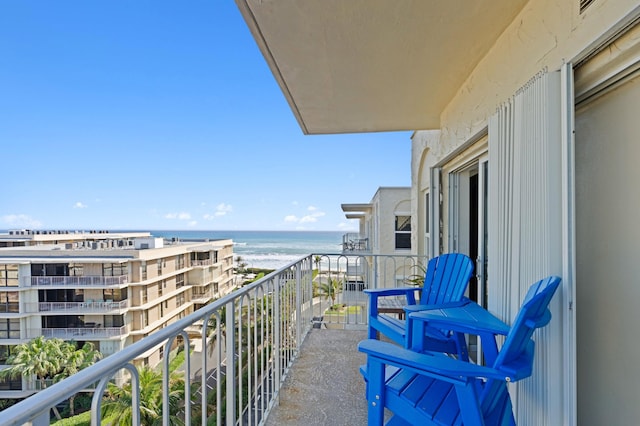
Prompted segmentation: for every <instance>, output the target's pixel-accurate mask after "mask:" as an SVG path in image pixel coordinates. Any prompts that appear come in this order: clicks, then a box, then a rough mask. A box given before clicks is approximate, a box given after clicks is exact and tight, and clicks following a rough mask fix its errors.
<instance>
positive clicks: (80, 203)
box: [73, 201, 87, 209]
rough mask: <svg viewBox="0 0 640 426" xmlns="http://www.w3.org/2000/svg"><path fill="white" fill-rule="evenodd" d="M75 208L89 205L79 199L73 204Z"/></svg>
mask: <svg viewBox="0 0 640 426" xmlns="http://www.w3.org/2000/svg"><path fill="white" fill-rule="evenodd" d="M73 208H74V209H86V208H87V205H86V204H83V203H82V201H78V202H77V203H75V204H74V205H73Z"/></svg>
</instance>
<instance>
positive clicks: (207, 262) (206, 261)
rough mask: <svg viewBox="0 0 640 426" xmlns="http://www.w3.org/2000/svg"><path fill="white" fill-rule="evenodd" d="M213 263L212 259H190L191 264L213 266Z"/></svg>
mask: <svg viewBox="0 0 640 426" xmlns="http://www.w3.org/2000/svg"><path fill="white" fill-rule="evenodd" d="M214 264H215V262H214V259H203V260H192V261H191V266H193V267H195V266H213V265H214Z"/></svg>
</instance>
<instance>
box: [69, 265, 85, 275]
mask: <svg viewBox="0 0 640 426" xmlns="http://www.w3.org/2000/svg"><path fill="white" fill-rule="evenodd" d="M83 275H84V266H83V265H78V264H75V263H72V264H71V265H69V276H71V277H81V276H83Z"/></svg>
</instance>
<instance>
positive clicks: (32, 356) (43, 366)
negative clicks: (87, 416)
mask: <svg viewBox="0 0 640 426" xmlns="http://www.w3.org/2000/svg"><path fill="white" fill-rule="evenodd" d="M64 347H65V342H64V341H63V340H61V339H45V338H44V337H43V336H38V337H36V338H35V339H33V340H31V341H29V342H27V343H23V344H20V345H17V346H16V347H15V348H14V350H13V353H12V355H11V356H9V358H7V364H8V365H11V367H9V368H7V369H5V370H2V371H0V377H3V378H6V377H10V378H12V379H15V378H18V377H23V376H26V377H35V378H36V379H37V380H38V381H39V382H40V388H41V389H44V388H46V387H47V379H52V378H53V377H54V376H55V375H56V374H58V373H59V372H60V371H61V370H62V363H63V362H64V361H65V349H64ZM53 410H54V413H55V415H56V418H57V419H58V420H59V419H60V418H61V416H60V413H59V412H58V410H57V409H56V408H55V407H53Z"/></svg>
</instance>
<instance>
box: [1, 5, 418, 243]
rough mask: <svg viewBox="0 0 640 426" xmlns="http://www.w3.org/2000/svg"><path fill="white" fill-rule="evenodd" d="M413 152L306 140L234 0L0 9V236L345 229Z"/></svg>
mask: <svg viewBox="0 0 640 426" xmlns="http://www.w3.org/2000/svg"><path fill="white" fill-rule="evenodd" d="M410 150H411V142H410V133H409V132H397V133H373V134H353V135H327V136H305V135H303V134H302V131H301V130H300V128H299V126H298V124H297V122H296V120H295V118H294V116H293V114H292V112H291V110H290V109H289V107H288V104H287V102H286V100H285V98H284V96H283V95H282V93H281V91H280V89H279V87H278V86H277V84H276V82H275V79H274V78H273V76H272V74H271V73H270V71H269V69H268V66H267V64H266V62H265V61H264V58H263V57H262V55H261V53H260V51H259V50H258V48H257V46H256V44H255V42H254V40H253V38H252V37H251V35H250V33H249V30H248V28H247V27H246V25H245V24H244V21H243V19H242V17H241V16H240V13H239V12H238V10H237V8H236V6H235V3H234V2H233V1H232V0H223V1H220V0H218V1H188V2H177V1H158V0H156V1H133V2H132V1H118V0H109V1H106V0H105V1H84V0H83V1H62V0H61V1H44V0H43V1H29V0H22V1H18V0H15V1H11V0H0V152H1V153H2V155H1V158H2V179H1V180H0V189H1V193H2V201H1V202H0V229H18V228H29V229H176V230H182V229H185V230H186V229H196V230H197V229H201V230H295V229H305V230H350V229H355V227H356V222H354V221H349V220H347V219H346V218H345V216H344V213H343V212H342V210H341V209H340V204H341V203H360V202H368V201H369V200H370V199H371V197H372V196H373V195H374V193H375V191H376V189H377V188H378V187H379V186H409V185H410Z"/></svg>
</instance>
